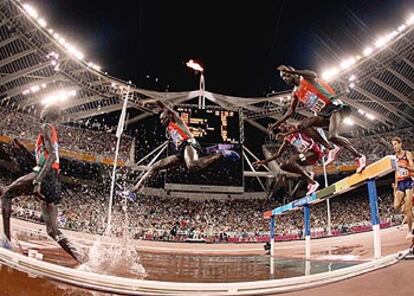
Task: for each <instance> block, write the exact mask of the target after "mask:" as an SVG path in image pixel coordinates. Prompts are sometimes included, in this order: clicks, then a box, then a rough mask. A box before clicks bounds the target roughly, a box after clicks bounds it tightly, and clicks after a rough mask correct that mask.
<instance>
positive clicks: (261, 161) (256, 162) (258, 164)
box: [253, 160, 267, 169]
mask: <svg viewBox="0 0 414 296" xmlns="http://www.w3.org/2000/svg"><path fill="white" fill-rule="evenodd" d="M266 163H267V161H266V160H258V161H255V162H254V163H253V167H254V168H255V169H258V168H260V167H261V166H262V165H265V164H266Z"/></svg>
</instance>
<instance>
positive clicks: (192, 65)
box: [186, 60, 204, 72]
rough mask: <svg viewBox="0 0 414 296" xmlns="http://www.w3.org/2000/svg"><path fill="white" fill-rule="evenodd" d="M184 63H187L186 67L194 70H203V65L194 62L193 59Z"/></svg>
mask: <svg viewBox="0 0 414 296" xmlns="http://www.w3.org/2000/svg"><path fill="white" fill-rule="evenodd" d="M186 65H187V67H188V68H191V69H193V70H195V71H199V72H203V71H204V69H203V67H201V65H200V64H199V63H196V62H194V61H193V60H189V61H188V62H187V63H186Z"/></svg>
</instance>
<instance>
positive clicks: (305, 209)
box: [303, 205, 311, 259]
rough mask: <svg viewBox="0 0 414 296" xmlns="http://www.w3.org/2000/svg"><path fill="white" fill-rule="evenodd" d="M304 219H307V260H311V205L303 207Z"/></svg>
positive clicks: (305, 230) (305, 231)
mask: <svg viewBox="0 0 414 296" xmlns="http://www.w3.org/2000/svg"><path fill="white" fill-rule="evenodd" d="M303 212H304V218H305V229H304V233H305V259H310V256H311V244H310V239H311V237H310V235H311V226H310V205H305V206H304V207H303Z"/></svg>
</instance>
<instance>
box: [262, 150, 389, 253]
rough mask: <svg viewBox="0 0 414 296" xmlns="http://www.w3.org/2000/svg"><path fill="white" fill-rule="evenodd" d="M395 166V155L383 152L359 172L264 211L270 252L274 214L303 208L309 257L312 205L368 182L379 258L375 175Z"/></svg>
mask: <svg viewBox="0 0 414 296" xmlns="http://www.w3.org/2000/svg"><path fill="white" fill-rule="evenodd" d="M396 169H397V163H396V160H395V157H394V156H391V155H389V156H386V157H384V158H382V159H380V160H378V161H377V162H374V163H372V164H370V165H369V166H367V167H366V168H365V169H364V170H363V171H362V172H361V173H355V174H352V175H351V176H348V177H346V178H344V179H342V180H340V181H338V182H336V183H333V184H332V185H330V186H328V187H325V188H323V189H321V190H319V191H317V192H315V193H312V194H311V195H307V196H305V197H302V198H300V199H297V200H294V201H292V202H290V203H288V204H286V205H283V206H280V207H277V208H275V209H273V210H271V211H267V212H265V213H264V215H263V216H264V218H266V219H270V244H271V256H272V257H273V256H274V254H275V251H274V248H275V240H274V237H275V224H276V216H278V215H283V214H286V213H288V212H290V211H293V210H300V209H303V211H304V220H305V223H304V233H305V258H306V259H310V257H311V250H310V249H311V244H310V234H311V225H310V210H311V205H313V204H316V203H319V202H322V201H324V200H326V199H329V198H332V197H335V196H338V195H341V194H344V193H345V192H348V191H351V190H353V189H355V188H357V187H359V186H361V185H363V184H364V183H366V184H367V186H368V197H369V206H370V213H371V223H372V229H373V242H374V259H379V258H381V236H380V218H379V212H378V197H377V189H376V184H375V179H377V178H380V177H382V176H385V175H387V174H389V173H391V172H392V171H394V170H396Z"/></svg>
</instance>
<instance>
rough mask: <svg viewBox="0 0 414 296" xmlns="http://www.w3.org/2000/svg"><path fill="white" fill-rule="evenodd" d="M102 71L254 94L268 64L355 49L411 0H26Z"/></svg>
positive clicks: (142, 82)
mask: <svg viewBox="0 0 414 296" xmlns="http://www.w3.org/2000/svg"><path fill="white" fill-rule="evenodd" d="M28 3H30V4H32V5H33V6H34V7H35V8H37V9H38V11H39V13H40V15H42V16H43V17H44V18H45V19H46V20H47V21H48V24H49V25H50V26H51V27H52V28H54V29H55V30H56V31H58V32H59V33H61V34H62V35H63V36H65V37H66V39H67V40H68V41H72V42H73V43H74V44H76V45H78V47H79V48H80V49H81V50H82V51H83V52H84V53H85V56H86V60H88V61H89V60H90V61H92V62H95V63H97V64H99V65H101V66H102V69H103V70H104V71H107V72H108V73H109V74H110V75H112V76H116V77H119V78H122V79H124V80H132V82H133V83H134V84H135V85H137V86H138V87H141V88H147V89H155V90H159V91H165V90H167V89H168V90H169V91H179V90H192V89H197V88H198V77H197V76H196V75H195V74H194V73H192V72H191V71H189V70H188V69H187V68H186V67H185V61H187V60H188V59H189V58H195V59H198V60H200V61H202V62H203V64H204V65H205V68H206V71H205V75H206V88H207V90H209V91H213V92H219V93H224V94H229V95H238V96H263V95H265V94H267V93H270V92H271V91H272V90H275V91H280V90H285V89H286V88H287V86H286V85H283V83H282V82H281V81H280V79H279V77H278V74H277V73H276V71H275V68H276V67H277V66H278V65H279V64H282V63H283V64H292V65H293V66H295V67H298V68H310V69H314V70H316V71H320V70H322V69H323V68H324V67H326V66H329V65H331V64H333V63H335V62H336V63H337V62H338V61H340V60H341V59H342V58H345V57H347V56H348V55H350V54H356V53H358V52H361V51H362V50H363V48H364V47H365V46H366V45H368V44H370V43H371V44H372V43H373V41H374V40H375V39H376V38H377V36H378V35H380V34H381V33H386V32H387V31H389V30H394V29H395V28H396V27H397V26H398V25H399V24H401V23H402V22H403V21H404V19H405V18H406V17H407V15H408V13H409V11H412V10H414V4H413V1H412V0H361V1H356V0H353V1H345V0H335V1H319V0H315V1H288V0H285V1H240V0H239V1H223V0H222V1H212V0H211V1H203V2H202V1H194V0H193V1H154V0H148V1H123V0H119V1H93V0H86V1H85V0H70V1H69V0H66V1H63V0H60V1H56V0H38V1H29V2H28Z"/></svg>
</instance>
